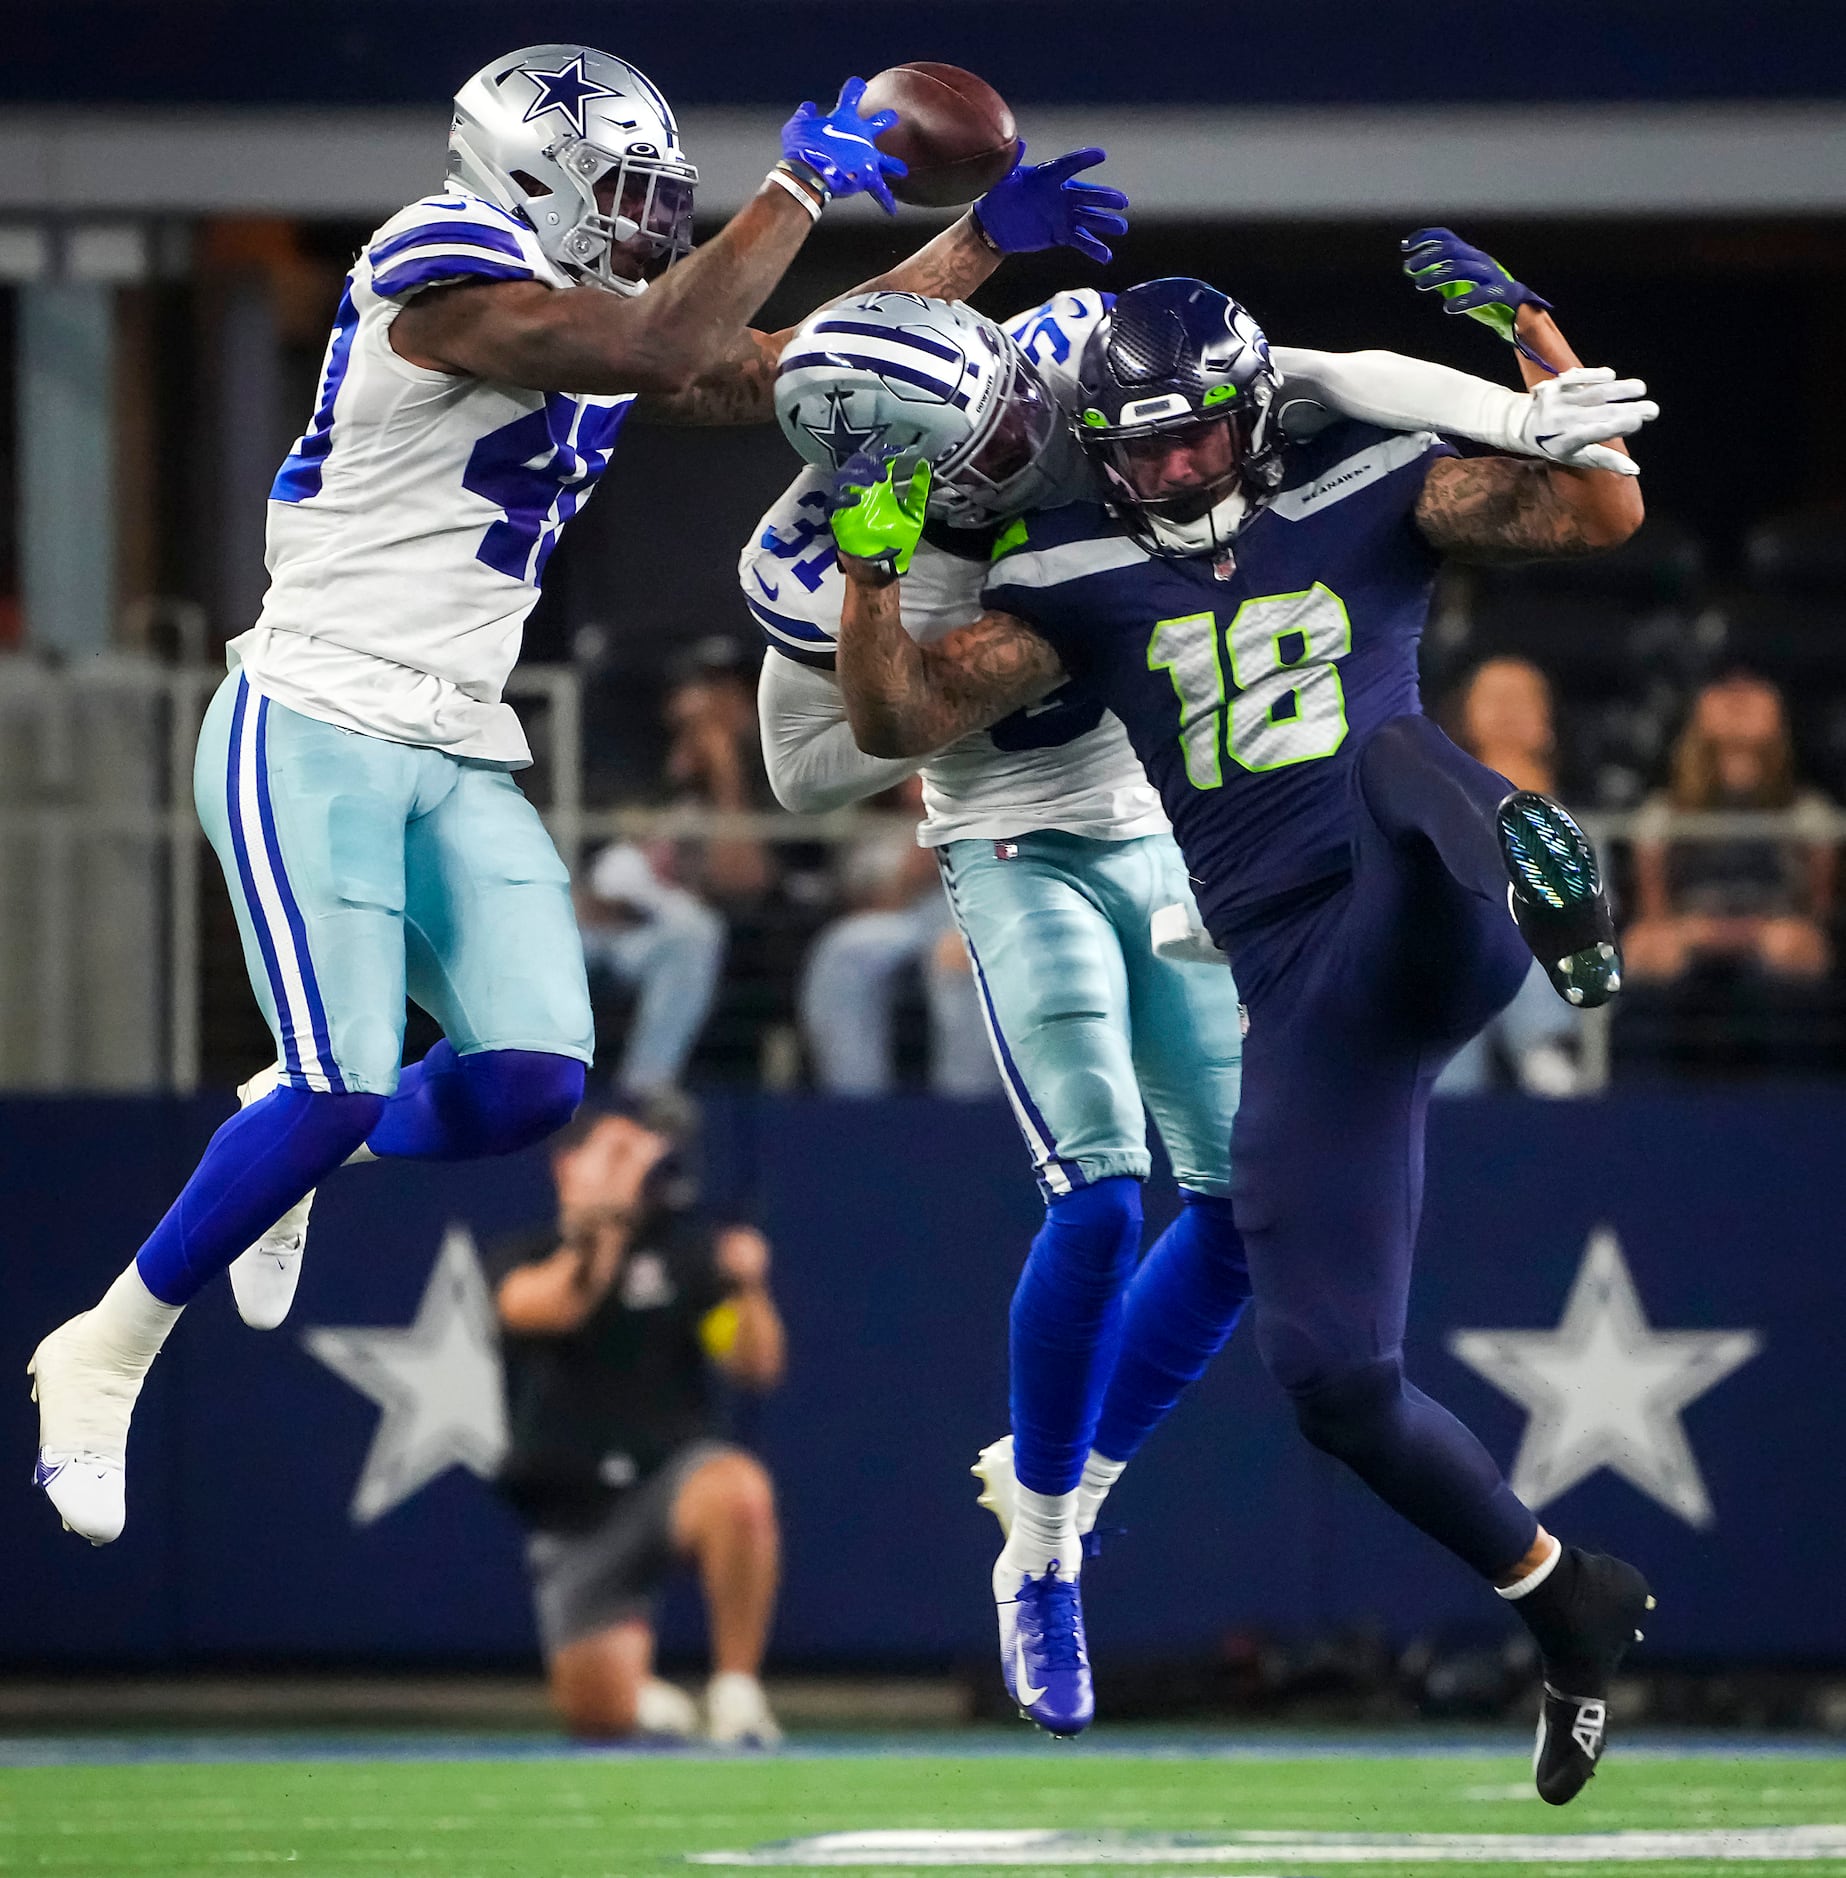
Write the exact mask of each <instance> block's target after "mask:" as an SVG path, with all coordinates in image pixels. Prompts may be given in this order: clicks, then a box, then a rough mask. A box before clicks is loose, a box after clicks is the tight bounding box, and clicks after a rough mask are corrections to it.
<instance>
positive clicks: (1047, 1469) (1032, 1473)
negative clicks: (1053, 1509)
mask: <svg viewBox="0 0 1846 1878" xmlns="http://www.w3.org/2000/svg"><path fill="white" fill-rule="evenodd" d="M1140 1250H1141V1184H1140V1182H1139V1181H1137V1180H1131V1179H1129V1178H1128V1177H1127V1176H1126V1175H1117V1176H1115V1177H1113V1178H1111V1179H1108V1180H1099V1181H1097V1182H1096V1183H1095V1184H1094V1185H1093V1186H1089V1187H1083V1188H1080V1189H1079V1190H1078V1191H1077V1192H1075V1193H1067V1194H1062V1195H1060V1196H1059V1197H1058V1198H1057V1199H1055V1200H1053V1201H1051V1202H1050V1204H1049V1205H1048V1206H1047V1207H1046V1208H1045V1223H1044V1225H1043V1226H1042V1227H1041V1228H1040V1229H1039V1234H1038V1237H1037V1238H1036V1239H1034V1240H1033V1241H1032V1255H1031V1257H1030V1258H1028V1259H1027V1260H1026V1268H1025V1271H1024V1272H1023V1273H1022V1274H1021V1276H1020V1280H1019V1286H1018V1289H1017V1290H1015V1291H1014V1293H1013V1313H1012V1408H1013V1467H1014V1471H1015V1472H1016V1473H1017V1475H1018V1477H1019V1482H1020V1484H1021V1485H1022V1486H1025V1487H1029V1488H1031V1489H1032V1491H1033V1492H1035V1493H1069V1492H1071V1491H1072V1490H1073V1489H1074V1488H1075V1487H1076V1485H1077V1481H1078V1479H1079V1477H1080V1476H1081V1475H1082V1473H1083V1463H1084V1459H1085V1457H1086V1456H1087V1455H1088V1453H1089V1451H1090V1441H1091V1437H1092V1434H1093V1433H1094V1430H1095V1427H1096V1413H1097V1409H1098V1407H1099V1405H1100V1404H1101V1401H1102V1395H1103V1390H1104V1388H1105V1387H1106V1385H1107V1383H1108V1380H1109V1372H1110V1371H1111V1370H1112V1369H1113V1368H1114V1366H1115V1356H1116V1345H1117V1343H1118V1341H1119V1339H1120V1336H1121V1323H1122V1293H1123V1290H1124V1289H1125V1288H1126V1286H1127V1283H1128V1278H1129V1274H1130V1273H1131V1272H1132V1271H1133V1270H1134V1264H1135V1259H1136V1257H1137V1256H1138V1255H1139V1253H1140Z"/></svg>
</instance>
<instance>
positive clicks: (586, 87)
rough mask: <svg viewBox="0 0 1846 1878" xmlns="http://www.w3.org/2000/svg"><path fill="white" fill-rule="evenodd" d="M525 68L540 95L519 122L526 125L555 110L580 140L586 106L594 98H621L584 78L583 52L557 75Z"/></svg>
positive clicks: (528, 106)
mask: <svg viewBox="0 0 1846 1878" xmlns="http://www.w3.org/2000/svg"><path fill="white" fill-rule="evenodd" d="M523 69H524V71H525V75H526V76H527V77H528V78H529V79H531V81H532V82H533V84H535V85H536V86H537V87H538V96H537V97H536V98H534V99H533V100H532V102H531V103H530V104H529V105H527V106H526V114H525V116H524V117H523V118H522V119H521V120H520V121H521V122H522V123H525V124H530V123H531V122H532V120H533V119H534V118H537V117H543V116H544V115H545V113H546V112H547V111H556V112H557V113H558V114H559V115H560V116H561V117H562V118H563V119H564V121H565V122H566V123H567V124H569V125H570V127H571V129H572V130H573V131H575V132H576V133H577V135H578V136H579V137H581V136H582V135H583V107H584V106H585V105H586V104H587V103H588V102H589V101H590V100H591V99H592V98H614V97H618V96H619V95H620V94H619V93H618V92H617V91H616V90H615V89H614V88H613V87H612V86H609V85H599V84H598V83H597V82H596V80H595V79H593V78H589V77H586V76H585V74H584V70H583V54H582V53H581V52H579V53H578V54H577V56H576V57H575V58H573V59H571V60H570V61H569V62H568V63H567V64H565V65H564V66H562V67H560V69H559V70H557V71H555V72H535V71H533V69H532V68H531V67H530V66H529V65H528V66H526V67H524V68H523Z"/></svg>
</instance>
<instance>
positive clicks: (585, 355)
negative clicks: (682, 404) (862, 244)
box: [390, 183, 814, 395]
mask: <svg viewBox="0 0 1846 1878" xmlns="http://www.w3.org/2000/svg"><path fill="white" fill-rule="evenodd" d="M813 226H814V224H813V221H812V220H811V218H810V217H809V216H808V214H807V213H806V211H805V210H803V209H801V208H800V207H799V206H797V204H796V203H795V202H794V201H792V200H791V199H790V197H789V196H788V195H787V194H786V192H784V191H783V190H781V189H777V188H775V187H773V186H771V185H770V184H767V183H765V184H764V186H763V187H762V188H761V189H760V190H758V192H757V193H756V195H755V197H754V198H753V199H752V200H751V201H749V202H747V203H746V204H745V205H744V206H743V208H741V209H740V210H739V211H738V212H737V214H736V215H734V216H733V217H732V218H731V220H730V221H729V223H727V224H726V226H725V227H724V228H723V229H722V230H720V232H719V233H718V234H717V235H716V236H715V237H714V238H713V239H712V240H710V241H709V242H707V243H706V244H705V246H704V247H702V248H701V249H699V251H698V252H697V253H696V254H693V255H689V256H688V257H687V258H686V259H685V260H684V261H681V262H680V263H679V264H678V265H677V266H676V267H671V268H669V269H668V270H667V271H666V273H665V274H663V275H662V276H661V277H660V279H659V280H657V281H655V282H654V283H653V285H652V286H651V287H649V288H648V290H647V292H646V293H644V294H636V295H634V296H633V297H632V298H624V297H622V296H620V295H618V294H613V293H605V292H604V291H603V290H602V289H601V288H600V287H565V288H552V287H547V286H546V285H544V283H543V282H541V281H536V280H521V281H487V282H480V281H476V282H461V283H457V284H455V285H452V286H443V287H432V288H430V289H429V290H428V291H427V292H424V293H421V294H419V295H418V296H417V297H416V299H414V300H413V301H411V302H410V304H409V305H408V306H406V307H405V308H404V310H403V311H402V312H401V313H399V314H398V315H397V317H396V319H394V320H393V321H392V323H391V328H390V337H391V347H392V350H393V351H395V352H396V353H398V355H399V356H400V357H402V358H405V359H408V360H409V361H410V363H411V364H413V365H421V366H425V367H427V368H429V369H431V370H433V371H439V372H457V373H463V372H465V373H471V374H473V375H474V376H475V377H477V378H488V379H498V380H500V381H502V382H503V383H506V384H511V385H522V386H524V387H525V388H526V389H528V390H530V391H576V392H590V393H602V394H605V395H607V394H610V393H617V392H624V391H639V392H666V393H675V392H679V391H681V390H682V389H683V388H685V387H687V386H691V385H696V384H700V383H703V382H704V378H705V376H708V375H709V374H710V373H711V372H712V370H713V367H714V363H715V362H716V361H718V360H721V359H724V358H727V357H730V356H733V355H735V353H736V352H737V351H738V350H739V347H738V334H739V332H740V331H741V329H742V327H743V323H744V321H745V319H747V318H748V317H749V314H750V312H751V310H752V309H753V308H755V307H757V306H760V305H761V304H762V302H763V300H764V299H765V298H766V297H767V295H768V294H769V292H770V290H771V289H772V288H773V287H774V286H775V284H776V282H777V281H778V280H780V279H781V277H782V273H783V270H784V269H785V268H787V266H788V264H789V262H790V261H791V260H793V259H794V257H795V254H796V251H797V250H798V249H799V248H800V246H801V244H802V242H803V241H804V240H806V238H807V236H808V234H809V233H810V231H811V230H812V228H813ZM771 369H772V370H773V362H772V368H771Z"/></svg>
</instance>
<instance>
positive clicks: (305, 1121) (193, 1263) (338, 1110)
mask: <svg viewBox="0 0 1846 1878" xmlns="http://www.w3.org/2000/svg"><path fill="white" fill-rule="evenodd" d="M383 1107H384V1097H383V1096H376V1095H318V1094H313V1093H311V1092H310V1091H308V1090H305V1089H277V1090H275V1091H274V1092H273V1093H272V1094H270V1095H266V1096H265V1097H264V1098H263V1099H262V1101H260V1102H253V1103H251V1105H250V1106H249V1107H248V1108H247V1109H240V1110H239V1111H238V1112H237V1113H236V1114H235V1115H233V1116H232V1117H231V1119H230V1120H229V1121H228V1122H226V1123H225V1124H224V1126H223V1127H222V1128H220V1129H219V1130H218V1132H217V1133H216V1134H215V1135H213V1136H212V1138H211V1143H210V1145H209V1146H208V1147H207V1148H206V1150H205V1153H204V1155H203V1157H202V1158H201V1159H200V1161H199V1164H198V1166H197V1167H196V1168H194V1169H193V1174H192V1178H191V1179H190V1180H189V1181H187V1182H186V1184H185V1186H184V1187H183V1188H182V1189H181V1190H180V1196H179V1198H178V1199H177V1200H175V1201H174V1202H173V1204H172V1206H170V1207H169V1208H168V1209H167V1216H166V1218H165V1219H163V1220H162V1221H161V1222H160V1224H159V1225H158V1226H156V1227H155V1228H154V1230H153V1233H152V1234H151V1236H150V1237H149V1239H148V1241H147V1243H146V1245H144V1246H143V1247H142V1248H141V1250H140V1251H139V1252H138V1253H137V1254H136V1255H135V1266H136V1269H137V1270H138V1271H139V1272H140V1274H141V1280H142V1283H143V1284H145V1285H146V1286H147V1288H148V1290H150V1291H151V1292H152V1293H153V1294H154V1296H155V1297H157V1298H158V1299H159V1300H160V1301H161V1303H163V1304H188V1303H190V1302H191V1301H192V1299H193V1298H195V1297H196V1296H197V1295H198V1294H199V1292H200V1291H201V1290H202V1289H203V1288H204V1286H205V1284H206V1283H207V1281H208V1280H210V1279H212V1278H215V1277H216V1276H217V1275H218V1273H220V1272H221V1271H223V1270H224V1269H225V1268H226V1267H227V1266H228V1265H229V1264H230V1263H231V1261H232V1260H233V1259H234V1258H236V1257H237V1256H238V1255H239V1254H240V1253H242V1252H243V1251H244V1250H245V1249H246V1248H247V1247H248V1246H250V1245H251V1244H252V1243H253V1242H254V1241H255V1240H257V1239H258V1238H260V1237H261V1236H262V1235H263V1234H264V1233H266V1232H267V1231H268V1230H269V1228H270V1227H271V1226H273V1225H274V1224H275V1223H276V1221H277V1220H279V1219H280V1218H281V1217H282V1215H283V1214H284V1213H286V1212H287V1211H288V1209H289V1208H290V1207H291V1206H293V1205H294V1204H295V1202H296V1201H297V1200H299V1199H300V1198H301V1196H302V1195H303V1194H304V1193H306V1192H307V1190H308V1189H309V1188H310V1187H313V1186H317V1185H319V1183H320V1181H321V1180H322V1178H323V1177H324V1176H325V1175H327V1174H330V1173H332V1172H333V1170H334V1169H335V1168H336V1167H338V1166H339V1165H340V1163H341V1162H342V1161H343V1160H345V1159H346V1157H347V1156H348V1155H349V1154H350V1153H352V1151H353V1149H354V1148H356V1147H357V1146H358V1145H359V1144H360V1142H362V1141H363V1140H364V1139H365V1137H366V1135H367V1133H368V1132H369V1131H370V1129H371V1128H372V1126H373V1124H374V1123H375V1122H376V1121H377V1119H378V1113H379V1110H380V1109H382V1108H383Z"/></svg>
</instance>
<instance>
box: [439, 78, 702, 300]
mask: <svg viewBox="0 0 1846 1878" xmlns="http://www.w3.org/2000/svg"><path fill="white" fill-rule="evenodd" d="M449 180H450V181H451V182H453V183H456V184H459V185H460V187H462V188H463V189H466V190H469V191H470V192H472V193H473V194H475V195H477V196H484V197H485V198H486V199H487V200H488V201H489V202H497V203H498V204H499V205H500V207H501V208H503V209H510V210H511V211H512V212H513V213H514V214H515V215H517V216H519V217H520V218H521V219H522V220H524V221H527V222H529V223H531V225H532V229H533V232H534V233H535V234H537V236H538V242H539V246H540V247H541V248H543V249H544V251H545V253H546V255H547V256H548V257H549V258H550V259H551V260H552V261H554V262H555V263H556V264H557V265H558V266H559V267H561V268H563V269H564V271H565V272H566V273H568V274H573V275H575V276H576V277H577V278H578V279H579V280H583V281H587V282H589V283H591V284H592V285H594V286H597V287H606V288H608V289H609V290H610V292H612V293H622V294H633V293H640V292H641V291H642V289H643V288H644V287H645V286H646V285H647V283H648V281H650V280H651V279H653V278H654V277H655V276H656V275H657V274H659V273H661V272H662V271H663V270H664V269H666V268H668V267H670V266H672V264H673V263H674V262H675V261H677V260H679V259H680V258H681V256H683V255H686V254H689V253H690V252H691V250H692V196H693V189H694V186H695V185H696V184H697V182H698V180H699V173H698V171H697V170H695V169H694V168H693V167H692V165H691V164H690V163H688V162H687V161H686V153H685V152H684V151H683V150H682V149H681V148H680V144H679V126H678V125H677V124H676V123H675V122H674V120H673V111H672V108H671V106H669V105H668V103H667V101H666V99H665V98H663V97H662V96H661V95H660V93H659V92H658V91H657V90H655V88H654V86H653V84H652V83H651V82H650V81H649V80H648V79H647V78H646V77H644V76H643V75H642V74H641V73H640V72H637V71H636V70H635V68H634V67H633V66H632V65H630V64H629V63H628V62H627V61H626V60H624V59H617V58H611V57H610V55H609V54H608V53H606V52H597V51H595V50H594V49H593V48H592V47H589V46H526V47H524V48H523V49H522V50H520V51H518V52H509V53H506V54H505V55H504V56H503V57H501V58H498V59H495V60H494V61H493V63H492V64H491V65H484V66H482V68H481V69H480V70H479V71H478V72H476V73H475V75H474V76H473V77H472V78H471V79H469V80H468V82H467V83H466V84H465V85H464V86H462V88H461V90H460V91H459V92H457V93H456V94H455V118H454V122H453V123H452V124H451V126H450V128H449Z"/></svg>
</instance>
